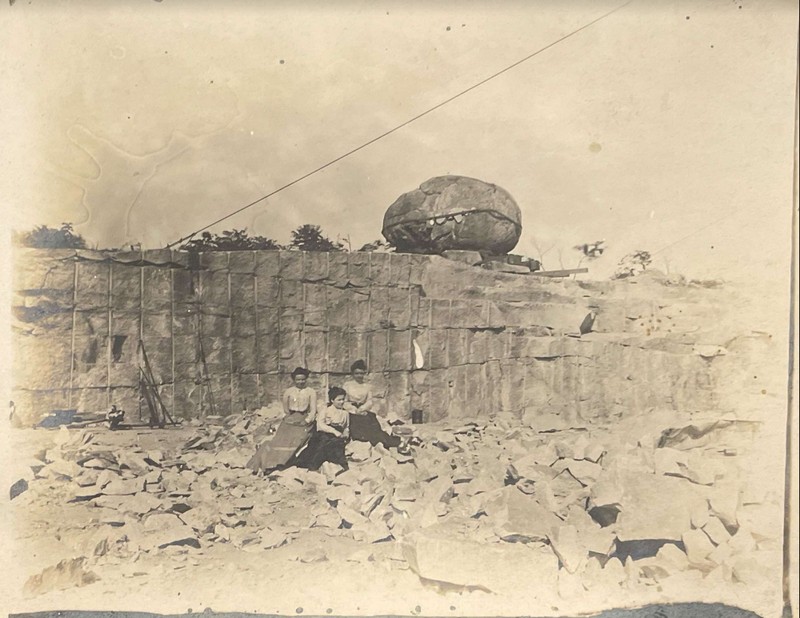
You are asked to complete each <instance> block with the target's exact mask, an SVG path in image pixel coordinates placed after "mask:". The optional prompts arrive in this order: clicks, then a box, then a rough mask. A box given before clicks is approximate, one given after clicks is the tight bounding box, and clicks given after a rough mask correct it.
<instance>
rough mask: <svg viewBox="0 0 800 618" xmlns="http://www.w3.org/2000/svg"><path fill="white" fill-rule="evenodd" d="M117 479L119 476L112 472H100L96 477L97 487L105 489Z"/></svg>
mask: <svg viewBox="0 0 800 618" xmlns="http://www.w3.org/2000/svg"><path fill="white" fill-rule="evenodd" d="M119 479H120V476H119V474H117V473H116V472H115V471H114V470H102V471H101V472H99V473H98V475H97V486H98V487H105V486H106V485H108V484H109V483H110V482H111V481H117V480H119Z"/></svg>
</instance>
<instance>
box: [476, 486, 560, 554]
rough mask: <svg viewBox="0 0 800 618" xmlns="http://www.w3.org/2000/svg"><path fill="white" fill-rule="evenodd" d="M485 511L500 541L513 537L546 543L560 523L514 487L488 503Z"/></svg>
mask: <svg viewBox="0 0 800 618" xmlns="http://www.w3.org/2000/svg"><path fill="white" fill-rule="evenodd" d="M490 505H491V506H490ZM485 508H486V513H487V515H488V516H489V518H490V521H491V522H492V523H493V524H494V526H495V531H496V533H497V535H498V536H499V537H501V538H504V537H508V536H514V537H517V538H525V539H527V540H529V541H542V542H543V541H545V540H546V539H547V538H548V535H549V534H550V533H551V530H553V529H554V528H556V527H557V526H558V525H559V524H560V523H561V521H560V520H559V519H558V518H557V517H556V516H555V515H553V513H551V512H550V511H548V510H547V509H545V508H544V507H543V506H542V505H541V504H539V502H537V501H536V499H534V498H532V497H530V496H526V495H525V494H523V493H522V492H520V491H519V490H517V489H516V488H515V487H513V486H509V487H505V488H504V489H503V490H501V492H500V495H499V498H495V499H494V500H492V501H491V502H489V503H486V506H485Z"/></svg>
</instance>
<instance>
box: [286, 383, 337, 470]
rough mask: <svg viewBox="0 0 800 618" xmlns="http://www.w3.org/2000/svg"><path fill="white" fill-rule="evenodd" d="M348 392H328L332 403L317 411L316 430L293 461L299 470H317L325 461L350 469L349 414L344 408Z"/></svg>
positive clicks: (334, 389) (331, 390) (335, 389)
mask: <svg viewBox="0 0 800 618" xmlns="http://www.w3.org/2000/svg"><path fill="white" fill-rule="evenodd" d="M345 395H346V393H345V391H344V389H342V388H339V387H338V386H333V387H331V388H330V389H329V390H328V398H329V400H330V404H329V405H328V407H326V408H325V409H324V410H322V411H321V412H317V430H316V432H314V435H312V436H311V439H310V440H309V441H308V444H307V445H306V448H305V449H303V450H302V451H300V453H298V454H297V456H296V457H295V458H294V461H293V462H292V463H293V464H294V465H296V466H297V467H299V468H308V469H309V470H317V469H319V467H320V466H321V465H322V464H323V463H324V462H326V461H330V462H331V463H335V464H338V465H340V466H342V468H344V469H345V470H347V459H346V458H345V454H344V447H345V444H346V443H347V440H348V438H349V436H350V432H349V429H348V426H349V419H350V415H349V414H348V412H347V410H345V409H344V404H345Z"/></svg>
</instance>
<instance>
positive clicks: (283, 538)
mask: <svg viewBox="0 0 800 618" xmlns="http://www.w3.org/2000/svg"><path fill="white" fill-rule="evenodd" d="M258 536H259V537H260V538H261V546H262V547H263V548H264V549H274V548H275V547H280V546H281V545H284V544H285V543H287V541H288V536H287V535H286V534H285V533H284V532H280V531H278V530H272V529H270V528H264V529H263V530H262V531H261V532H259V533H258Z"/></svg>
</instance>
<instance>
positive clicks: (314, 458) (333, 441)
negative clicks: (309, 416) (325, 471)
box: [292, 431, 347, 470]
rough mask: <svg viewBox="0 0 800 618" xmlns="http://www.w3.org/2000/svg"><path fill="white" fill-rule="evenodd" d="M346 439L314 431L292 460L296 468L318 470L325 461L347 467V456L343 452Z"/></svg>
mask: <svg viewBox="0 0 800 618" xmlns="http://www.w3.org/2000/svg"><path fill="white" fill-rule="evenodd" d="M345 442H346V440H345V439H344V438H339V437H337V436H334V435H333V434H329V433H327V432H325V431H316V432H314V435H312V436H311V439H310V440H309V441H308V446H306V448H304V449H303V451H302V452H301V453H299V454H298V455H297V457H295V458H294V459H293V460H292V464H293V465H295V466H297V467H298V468H307V469H308V470H318V469H319V467H320V466H321V465H322V464H323V463H325V462H326V461H330V462H331V463H335V464H338V465H340V466H342V468H344V469H345V470H346V469H347V458H346V457H345V453H344V446H345Z"/></svg>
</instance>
